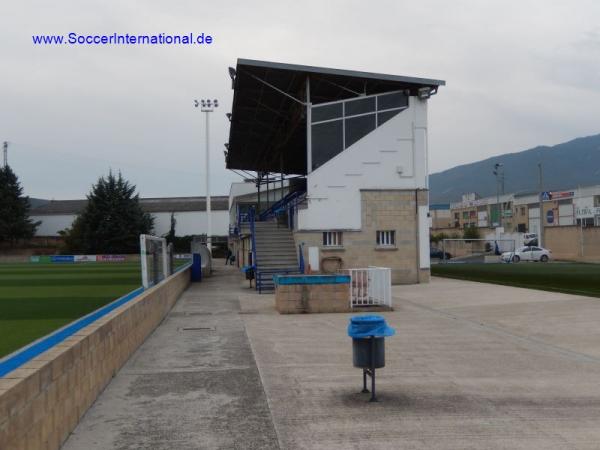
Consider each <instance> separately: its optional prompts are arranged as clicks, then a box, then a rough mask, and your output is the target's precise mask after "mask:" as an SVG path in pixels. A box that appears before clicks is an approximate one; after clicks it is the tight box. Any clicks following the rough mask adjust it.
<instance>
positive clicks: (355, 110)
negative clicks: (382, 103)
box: [344, 97, 375, 117]
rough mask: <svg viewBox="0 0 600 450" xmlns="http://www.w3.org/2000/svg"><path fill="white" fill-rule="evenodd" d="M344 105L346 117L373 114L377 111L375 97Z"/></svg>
mask: <svg viewBox="0 0 600 450" xmlns="http://www.w3.org/2000/svg"><path fill="white" fill-rule="evenodd" d="M344 105H345V106H344V107H345V108H346V112H345V113H344V115H345V116H346V117H348V116H354V115H356V114H365V113H368V112H373V111H375V97H367V98H362V99H360V100H353V101H349V102H348V101H347V102H346V103H345V104H344Z"/></svg>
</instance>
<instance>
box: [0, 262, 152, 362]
mask: <svg viewBox="0 0 600 450" xmlns="http://www.w3.org/2000/svg"><path fill="white" fill-rule="evenodd" d="M140 285H141V280H140V264H139V263H89V264H88V263H82V264H33V263H23V264H0V357H2V356H4V355H7V354H9V353H11V352H13V351H14V350H16V349H18V348H19V347H22V346H24V345H26V344H28V343H30V342H32V341H34V340H36V339H38V338H40V337H42V336H44V335H46V334H48V333H50V332H51V331H53V330H56V329H57V328H60V327H62V326H63V325H65V324H67V323H69V322H72V321H73V320H75V319H77V318H79V317H81V316H84V315H86V314H88V313H90V312H92V311H94V310H96V309H98V308H99V307H101V306H103V305H105V304H107V303H110V302H111V301H113V300H115V299H117V298H119V297H121V296H123V295H124V294H126V293H128V292H130V291H132V290H134V289H136V288H138V287H139V286H140Z"/></svg>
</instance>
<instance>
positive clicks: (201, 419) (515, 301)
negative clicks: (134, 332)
mask: <svg viewBox="0 0 600 450" xmlns="http://www.w3.org/2000/svg"><path fill="white" fill-rule="evenodd" d="M218 269H221V270H219V271H218V272H217V273H216V275H215V277H213V278H211V279H210V280H209V281H206V282H204V283H202V284H200V285H196V286H193V287H192V288H190V289H189V290H188V291H187V292H186V293H185V294H184V296H183V297H182V299H181V300H180V301H179V303H178V304H177V305H176V307H175V309H174V310H173V312H172V313H171V314H170V315H169V316H168V318H167V319H166V320H165V322H164V323H163V324H162V325H161V326H160V327H159V328H158V329H157V330H156V332H155V333H154V334H153V335H152V336H151V337H150V338H149V339H148V340H147V341H146V343H145V344H144V345H143V346H142V347H141V348H140V350H139V351H138V352H137V353H136V354H135V356H134V357H133V358H132V359H131V360H130V361H129V362H128V363H127V365H126V366H125V367H124V368H123V369H122V370H121V371H120V372H119V373H118V374H117V376H116V377H115V379H114V380H113V382H112V383H111V384H110V385H109V386H108V388H107V389H106V390H105V392H104V393H103V394H102V395H101V397H100V398H99V399H98V401H97V402H96V404H95V405H94V406H93V407H92V408H91V409H90V411H89V412H88V413H87V415H86V416H85V417H84V420H83V421H82V422H81V423H80V425H79V426H78V427H77V429H76V430H75V433H74V434H73V435H72V436H71V438H70V439H69V441H68V442H67V444H66V445H65V448H66V449H69V450H70V449H100V448H102V449H112V448H128V449H129V448H136V449H137V448H152V449H163V448H164V449H167V448H169V449H196V448H277V447H279V448H284V449H301V448H306V449H313V448H316V449H366V448H368V449H482V448H485V449H508V448H509V449H537V448H544V449H569V448H577V449H579V448H582V449H588V448H589V449H597V448H599V447H600V445H599V442H600V383H599V382H598V380H600V327H598V325H597V324H598V323H600V299H594V298H587V297H578V296H571V295H565V294H554V293H548V292H542V291H534V290H526V289H518V288H511V287H505V286H492V285H488V284H481V283H473V282H465V281H458V280H445V279H435V278H434V279H433V281H432V283H430V284H426V285H415V286H397V287H394V289H393V290H394V306H395V311H393V312H389V313H385V314H384V315H385V316H386V318H387V320H388V322H389V323H390V324H391V325H392V326H393V327H395V328H396V330H397V335H396V336H394V337H392V338H389V339H388V340H387V341H386V349H387V365H386V367H385V368H384V369H381V370H380V371H379V372H378V397H379V399H380V401H379V402H378V403H368V394H360V388H361V382H362V379H361V372H360V370H358V369H355V368H353V367H352V364H351V361H352V355H351V345H350V340H349V338H348V337H347V336H346V324H347V320H348V317H349V314H307V315H279V314H277V313H276V312H275V311H274V309H273V296H272V295H261V296H258V295H256V294H254V293H253V291H250V290H248V289H247V287H246V286H247V284H244V283H243V282H241V280H240V276H239V274H238V273H237V272H234V271H233V270H232V269H230V268H227V269H224V268H221V267H218ZM183 328H211V329H209V330H202V329H200V330H195V331H192V330H182V329H183ZM265 394H266V395H265Z"/></svg>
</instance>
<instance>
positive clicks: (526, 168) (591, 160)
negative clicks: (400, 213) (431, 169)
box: [429, 134, 600, 204]
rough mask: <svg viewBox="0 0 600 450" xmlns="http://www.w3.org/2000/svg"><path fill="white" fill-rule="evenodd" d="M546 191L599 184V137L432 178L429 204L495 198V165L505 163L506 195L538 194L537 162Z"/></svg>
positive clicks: (500, 157)
mask: <svg viewBox="0 0 600 450" xmlns="http://www.w3.org/2000/svg"><path fill="white" fill-rule="evenodd" d="M540 161H541V162H542V167H543V189H544V190H548V191H552V190H562V189H571V188H576V187H578V186H586V185H594V184H600V134H596V135H592V136H586V137H579V138H576V139H573V140H570V141H567V142H563V143H561V144H557V145H554V146H547V145H539V146H536V147H533V148H530V149H527V150H522V151H519V152H513V153H505V154H502V155H497V156H493V157H490V158H486V159H483V160H480V161H475V162H472V163H467V164H462V165H460V166H456V167H452V168H450V169H446V170H444V171H441V172H437V173H434V174H432V175H430V176H429V188H430V195H429V197H430V203H432V204H434V203H448V202H454V201H459V200H460V199H461V196H462V194H467V193H471V192H476V193H477V194H479V195H481V196H482V197H488V196H493V195H496V177H495V176H494V175H493V173H492V172H493V170H494V164H495V163H502V164H503V168H504V173H505V183H504V184H505V192H506V193H511V192H513V193H517V192H537V191H538V190H539V180H538V166H537V165H538V162H540Z"/></svg>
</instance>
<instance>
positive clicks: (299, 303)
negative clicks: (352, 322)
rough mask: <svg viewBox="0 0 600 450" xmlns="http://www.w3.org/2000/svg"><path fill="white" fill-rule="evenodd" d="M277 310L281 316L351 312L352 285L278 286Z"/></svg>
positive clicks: (276, 291)
mask: <svg viewBox="0 0 600 450" xmlns="http://www.w3.org/2000/svg"><path fill="white" fill-rule="evenodd" d="M275 308H276V309H277V311H278V312H279V313H280V314H301V313H333V312H350V311H351V309H350V283H349V282H348V283H337V284H289V285H278V286H277V287H276V289H275Z"/></svg>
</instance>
